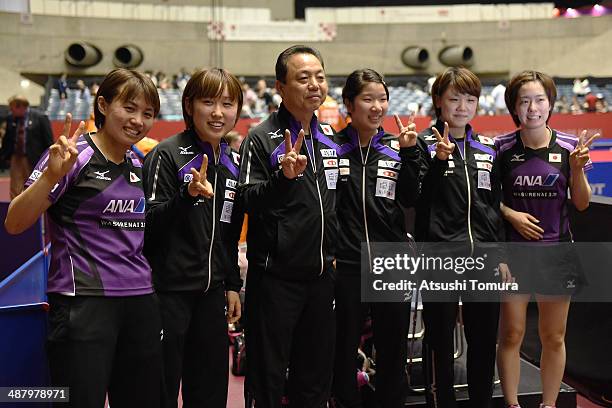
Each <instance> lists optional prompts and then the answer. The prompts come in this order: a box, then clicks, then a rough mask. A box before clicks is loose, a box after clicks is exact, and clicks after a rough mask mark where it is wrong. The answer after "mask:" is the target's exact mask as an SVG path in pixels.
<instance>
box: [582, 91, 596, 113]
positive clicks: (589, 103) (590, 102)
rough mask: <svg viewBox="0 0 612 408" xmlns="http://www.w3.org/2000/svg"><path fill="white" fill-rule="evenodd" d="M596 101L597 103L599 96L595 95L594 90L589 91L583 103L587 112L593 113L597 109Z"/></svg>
mask: <svg viewBox="0 0 612 408" xmlns="http://www.w3.org/2000/svg"><path fill="white" fill-rule="evenodd" d="M596 103H597V97H596V96H595V95H593V93H592V92H589V93H587V94H586V96H585V97H584V103H583V104H582V106H583V107H584V110H585V111H586V112H589V113H593V112H595V110H596V108H595V104H596Z"/></svg>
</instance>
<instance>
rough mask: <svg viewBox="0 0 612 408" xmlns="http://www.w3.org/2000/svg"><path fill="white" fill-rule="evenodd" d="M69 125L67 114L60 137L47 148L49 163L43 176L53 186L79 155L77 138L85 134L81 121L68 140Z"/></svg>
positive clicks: (69, 120)
mask: <svg viewBox="0 0 612 408" xmlns="http://www.w3.org/2000/svg"><path fill="white" fill-rule="evenodd" d="M71 125H72V115H71V114H70V113H68V114H66V119H65V120H64V129H63V130H62V134H61V136H60V137H59V138H58V139H57V141H56V142H55V143H54V144H53V145H51V147H49V162H48V165H47V170H46V171H45V174H46V175H47V177H49V179H50V180H51V181H52V182H53V184H55V183H57V182H58V181H59V179H61V178H62V177H64V176H65V175H66V174H67V173H68V172H69V171H70V169H72V166H74V163H75V162H76V160H77V157H78V155H79V152H78V150H77V147H76V144H77V140H78V139H79V136H81V135H82V134H83V133H85V122H83V121H81V123H79V127H78V128H77V130H76V131H75V132H74V134H73V135H72V137H70V138H69V137H68V134H69V133H70V126H71Z"/></svg>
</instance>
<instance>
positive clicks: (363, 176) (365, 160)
mask: <svg viewBox="0 0 612 408" xmlns="http://www.w3.org/2000/svg"><path fill="white" fill-rule="evenodd" d="M357 139H359V136H357ZM370 146H372V138H370V142H369V143H368V150H367V151H366V155H365V158H364V157H363V151H362V150H361V143H359V154H360V155H361V205H362V208H363V223H364V227H365V237H366V247H367V248H368V265H369V268H370V272H372V249H371V248H370V234H369V232H368V216H367V213H366V200H365V199H366V164H367V163H368V156H369V155H370Z"/></svg>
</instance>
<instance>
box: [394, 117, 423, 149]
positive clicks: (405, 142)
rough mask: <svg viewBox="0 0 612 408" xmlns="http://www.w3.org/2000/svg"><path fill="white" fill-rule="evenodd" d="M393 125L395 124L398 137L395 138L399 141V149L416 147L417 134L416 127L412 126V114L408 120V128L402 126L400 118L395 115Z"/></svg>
mask: <svg viewBox="0 0 612 408" xmlns="http://www.w3.org/2000/svg"><path fill="white" fill-rule="evenodd" d="M393 116H394V117H395V123H396V124H397V130H398V132H399V135H398V136H397V138H398V140H399V144H400V147H412V146H415V145H416V141H417V132H416V125H415V124H414V112H413V113H411V114H410V117H409V118H408V126H404V125H403V124H402V120H401V119H400V117H399V116H398V115H397V114H395V115H393Z"/></svg>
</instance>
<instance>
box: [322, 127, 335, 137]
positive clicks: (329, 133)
mask: <svg viewBox="0 0 612 408" xmlns="http://www.w3.org/2000/svg"><path fill="white" fill-rule="evenodd" d="M321 130H322V131H323V133H324V134H326V135H327V136H333V135H334V130H333V129H332V127H331V126H330V125H321Z"/></svg>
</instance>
